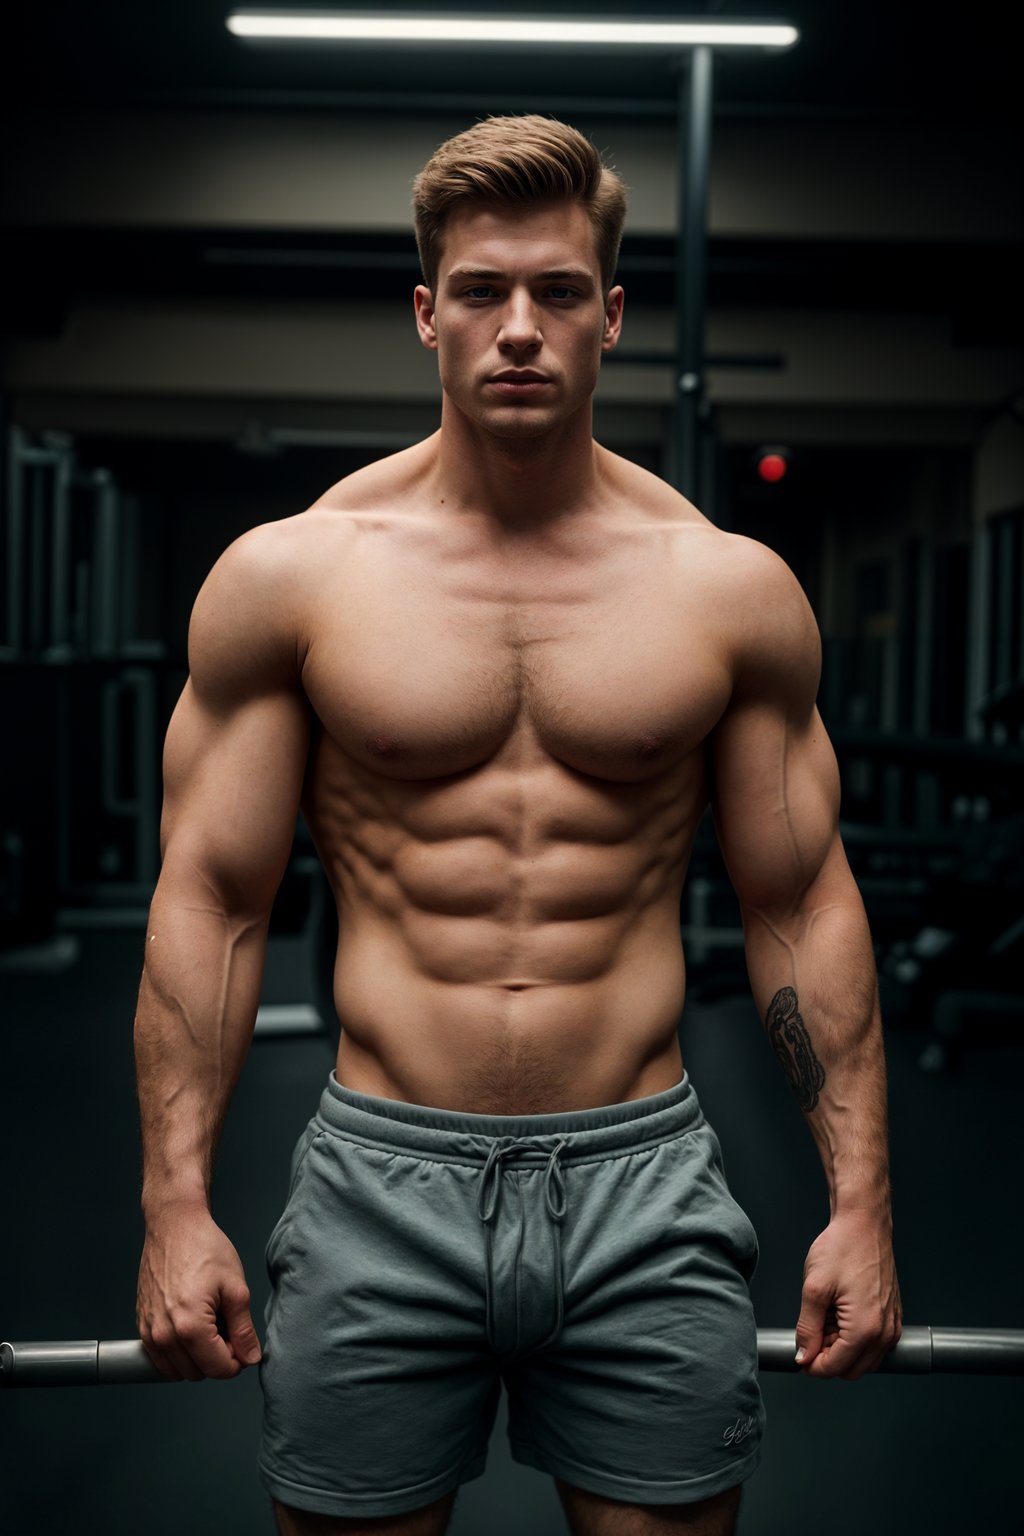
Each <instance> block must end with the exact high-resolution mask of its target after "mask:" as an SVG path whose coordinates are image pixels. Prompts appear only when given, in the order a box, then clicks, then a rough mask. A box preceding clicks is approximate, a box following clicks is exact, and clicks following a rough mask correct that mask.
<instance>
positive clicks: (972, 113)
mask: <svg viewBox="0 0 1024 1536" xmlns="http://www.w3.org/2000/svg"><path fill="white" fill-rule="evenodd" d="M285 3H287V0H285ZM235 8H236V6H235V5H233V4H229V3H226V0H24V3H22V4H20V5H18V6H17V7H16V8H15V11H14V15H13V16H12V17H11V18H10V19H9V20H8V21H7V22H6V23H5V34H6V36H5V42H6V43H7V44H8V46H7V47H6V49H5V54H6V57H5V61H4V75H5V76H6V79H5V80H4V84H3V100H4V107H3V109H2V110H4V111H7V112H9V111H11V110H12V108H14V109H16V108H18V107H19V106H24V105H26V104H33V105H36V106H42V107H45V106H46V105H48V104H54V103H57V102H59V103H61V104H62V105H65V106H67V105H73V104H84V103H94V104H98V103H103V104H105V105H112V104H127V103H140V102H149V103H153V104H156V103H171V102H179V103H182V104H187V103H197V104H198V103H200V102H201V103H203V104H216V103H222V104H223V105H225V106H231V105H234V104H238V105H242V104H251V105H257V104H261V105H266V106H273V105H275V104H277V105H280V106H282V107H289V108H291V109H294V108H295V107H301V106H302V105H303V104H309V105H334V106H336V107H337V108H339V109H341V110H344V109H345V107H346V105H349V106H351V108H352V109H353V110H359V111H365V110H367V108H371V109H372V108H373V107H374V106H377V107H379V108H380V109H381V110H386V111H401V112H410V111H428V110H432V109H433V110H436V106H437V104H438V98H443V99H445V102H446V104H447V105H456V104H458V105H460V106H465V107H466V108H467V109H469V110H473V109H474V108H480V109H482V110H490V111H496V110H497V111H502V110H513V111H515V110H523V109H528V108H530V107H539V108H541V109H543V108H544V106H545V105H548V106H549V107H559V108H561V107H563V106H564V103H566V102H567V101H572V100H576V101H580V102H586V103H588V104H590V107H591V109H593V106H594V104H596V103H597V102H600V103H601V105H602V107H603V109H604V110H605V111H607V112H609V113H614V112H616V111H619V112H629V113H631V114H632V115H637V116H642V115H655V114H658V113H664V112H667V111H670V110H671V109H672V102H673V98H674V95H675V76H674V74H673V68H672V66H671V64H670V63H669V62H667V61H666V60H665V59H660V58H656V57H646V58H640V59H634V60H624V59H622V58H619V57H616V58H601V57H589V58H588V59H587V60H586V61H585V62H583V63H581V62H580V61H579V60H578V59H577V60H575V61H573V62H572V63H570V64H567V63H566V60H565V59H564V58H539V57H537V56H528V55H522V54H517V53H514V52H510V51H509V50H508V49H503V50H502V51H501V52H499V53H495V54H488V53H479V54H478V53H474V54H451V53H441V52H434V51H428V50H427V49H425V48H420V49H419V50H418V51H417V50H415V49H410V50H405V51H401V52H390V51H389V52H384V51H381V50H376V49H372V48H371V49H367V50H363V49H356V48H351V47H350V48H344V47H342V48H339V47H334V46H329V45H325V44H323V43H321V44H315V45H297V44H292V45H288V46H281V45H273V46H268V45H266V44H256V43H252V42H243V41H242V40H240V39H237V38H235V37H233V36H232V35H231V34H230V33H229V32H228V31H227V29H226V27H225V25H224V20H225V17H226V16H227V15H228V14H229V12H230V11H231V10H233V9H235ZM278 8H283V6H282V7H278ZM295 8H296V9H305V10H310V9H316V8H317V7H316V6H315V4H314V5H309V4H307V5H305V6H296V7H295ZM321 8H324V9H329V8H330V6H321ZM335 8H336V9H337V8H344V7H335ZM347 8H348V9H356V10H359V9H362V10H374V9H376V10H380V9H389V10H393V11H395V10H403V11H407V12H431V11H433V12H436V11H437V10H438V9H442V10H443V11H445V12H448V13H455V12H458V11H459V10H468V11H475V12H477V13H480V12H481V10H483V11H485V12H491V13H494V14H497V13H499V12H510V13H515V14H520V15H523V14H531V13H532V14H537V15H538V16H541V15H545V16H546V15H551V14H552V13H554V14H564V15H582V16H597V15H602V14H605V15H620V16H621V15H623V14H626V15H629V14H631V9H632V8H631V7H630V6H629V5H627V4H625V3H623V0H620V3H618V4H616V3H614V0H560V3H558V0H556V4H555V7H554V12H553V11H552V7H551V6H550V5H544V4H539V3H538V0H523V3H519V4H516V3H515V0H512V3H510V4H507V5H501V6H492V5H488V4H486V3H484V4H480V3H478V4H476V5H470V4H465V3H463V4H461V5H460V4H459V3H458V0H454V3H453V0H446V3H444V4H443V6H441V7H438V6H437V5H431V4H429V3H426V0H406V3H405V4H403V5H402V6H400V7H399V6H381V5H380V4H379V3H378V4H376V5H373V4H366V5H363V6H359V5H358V3H356V4H353V3H351V0H350V3H349V5H348V7H347ZM950 11H951V12H952V8H950ZM637 14H640V15H646V16H652V17H654V16H662V17H669V16H671V17H674V18H678V17H679V16H680V15H684V16H697V15H707V14H714V15H716V16H718V17H721V18H728V17H737V18H740V17H744V18H751V19H754V18H758V17H761V18H765V19H768V18H771V19H777V20H786V21H790V22H793V23H794V24H795V25H796V26H798V27H799V29H800V32H801V40H800V42H799V43H798V44H797V45H796V47H795V48H793V49H791V50H789V51H788V52H786V53H785V54H781V55H775V56H772V57H764V56H758V55H745V56H744V55H733V56H731V57H721V56H720V62H719V65H718V68H717V80H716V112H717V113H718V114H719V115H721V116H728V115H732V116H740V117H757V116H796V117H801V118H812V119H813V118H821V119H830V118H835V117H837V116H847V117H848V116H851V115H852V116H864V117H875V118H880V117H881V118H886V117H902V118H906V117H912V118H914V119H916V120H922V119H931V120H935V121H944V122H949V121H970V122H974V123H982V122H989V123H992V125H993V127H994V128H997V129H998V127H999V126H1000V125H1002V124H1006V125H1008V124H1009V121H1010V117H1011V109H1012V103H1013V102H1014V100H1015V96H1016V83H1015V70H1016V65H1015V62H1014V56H1013V51H1012V50H1011V49H1009V48H1008V47H1006V46H1005V42H1003V43H1002V44H1001V43H1000V41H999V39H998V36H994V35H993V32H992V30H991V29H990V28H989V27H988V26H987V25H986V18H985V17H983V16H982V14H981V12H980V8H979V7H977V6H971V7H969V6H958V7H956V22H955V29H954V27H953V26H952V25H948V24H945V23H944V21H943V15H944V13H943V11H942V8H941V7H939V6H936V5H935V4H928V5H926V4H924V3H923V0H859V3H857V4H852V3H847V0H831V3H829V0H790V3H788V4H787V3H784V0H778V3H776V0H710V3H696V4H694V5H691V6H688V7H687V6H682V7H681V6H680V5H678V4H671V3H668V0H643V4H642V7H641V9H640V11H639V12H638V13H637ZM1012 110H1013V111H1014V112H1015V108H1013V109H1012Z"/></svg>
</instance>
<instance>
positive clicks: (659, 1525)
mask: <svg viewBox="0 0 1024 1536" xmlns="http://www.w3.org/2000/svg"><path fill="white" fill-rule="evenodd" d="M555 1486H556V1488H557V1489H558V1496H559V1498H560V1499H561V1501H562V1505H563V1507H564V1509H565V1512H566V1515H567V1516H568V1518H569V1529H570V1531H571V1532H572V1536H672V1533H674V1532H677V1531H685V1532H686V1533H687V1536H733V1532H734V1531H735V1529H736V1516H737V1513H738V1511H739V1507H740V1491H741V1490H740V1489H739V1488H738V1487H737V1488H727V1489H726V1490H725V1492H724V1493H716V1494H715V1495H713V1497H711V1498H709V1499H700V1500H698V1501H697V1502H696V1503H694V1504H621V1503H619V1502H618V1501H617V1500H615V1499H605V1498H602V1497H601V1496H600V1495H599V1494H596V1493H588V1492H586V1490H585V1489H582V1488H574V1487H573V1486H572V1484H571V1483H564V1482H562V1480H561V1479H560V1478H556V1479H555Z"/></svg>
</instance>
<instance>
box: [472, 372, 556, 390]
mask: <svg viewBox="0 0 1024 1536" xmlns="http://www.w3.org/2000/svg"><path fill="white" fill-rule="evenodd" d="M487 382H488V384H489V385H490V387H491V388H492V389H496V390H497V391H498V393H499V394H502V395H534V394H539V393H540V392H541V391H542V390H544V389H545V388H547V386H548V385H549V384H550V383H551V380H550V379H549V378H548V376H547V374H546V373H538V372H537V370H536V369H535V368H504V369H502V371H501V373H495V374H492V375H491V377H490V378H489V379H488V380H487Z"/></svg>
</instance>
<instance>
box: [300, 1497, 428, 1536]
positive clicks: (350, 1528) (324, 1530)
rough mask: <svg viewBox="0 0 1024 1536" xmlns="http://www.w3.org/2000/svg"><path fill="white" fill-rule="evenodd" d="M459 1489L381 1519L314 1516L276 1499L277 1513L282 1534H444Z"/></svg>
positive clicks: (319, 1535)
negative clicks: (424, 1504) (418, 1507)
mask: <svg viewBox="0 0 1024 1536" xmlns="http://www.w3.org/2000/svg"><path fill="white" fill-rule="evenodd" d="M456 1492H457V1490H456V1489H453V1490H452V1492H451V1493H446V1494H445V1495H444V1497H443V1498H440V1499H437V1500H436V1501H435V1502H434V1503H433V1504H428V1505H427V1506H426V1507H425V1508H423V1509H414V1510H412V1511H410V1512H409V1513H408V1514H404V1515H384V1516H381V1517H380V1518H379V1519H376V1520H373V1519H366V1518H363V1517H356V1518H355V1519H344V1518H339V1517H338V1516H336V1515H313V1514H310V1513H309V1512H308V1511H307V1510H304V1509H293V1508H292V1507H291V1506H290V1505H287V1504H281V1503H279V1502H278V1501H277V1500H276V1499H275V1500H274V1514H275V1516H276V1517H277V1528H278V1531H279V1532H280V1536H342V1533H344V1536H362V1533H364V1532H365V1533H366V1536H370V1533H371V1532H372V1533H373V1536H444V1532H445V1531H446V1530H447V1529H448V1522H449V1520H450V1519H451V1514H452V1508H453V1506H454V1504H455V1495H456Z"/></svg>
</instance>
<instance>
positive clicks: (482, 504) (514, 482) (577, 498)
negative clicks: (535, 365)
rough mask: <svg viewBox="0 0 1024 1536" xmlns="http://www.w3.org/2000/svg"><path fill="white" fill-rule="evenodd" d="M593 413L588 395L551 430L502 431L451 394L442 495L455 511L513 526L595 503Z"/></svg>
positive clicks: (441, 451)
mask: <svg viewBox="0 0 1024 1536" xmlns="http://www.w3.org/2000/svg"><path fill="white" fill-rule="evenodd" d="M592 419H593V418H592V411H591V409H590V403H589V401H588V403H587V407H586V409H585V410H581V411H580V412H579V413H578V414H577V416H574V417H573V418H572V419H571V420H569V421H567V422H563V423H562V424H561V425H560V426H558V427H557V428H555V429H554V430H553V431H552V432H550V433H546V434H544V435H543V436H539V437H498V436H495V435H494V434H493V433H490V432H485V431H483V430H482V429H481V428H480V427H479V426H477V424H476V423H475V422H472V421H470V420H469V419H468V418H467V417H466V416H464V415H463V414H462V412H461V411H459V410H458V409H457V408H455V407H454V406H452V405H451V403H450V402H449V401H448V400H447V398H446V399H445V401H444V404H443V407H442V413H441V431H440V434H439V439H438V451H437V458H436V460H435V470H434V476H433V479H434V488H435V490H436V491H437V494H438V497H439V499H442V500H443V501H444V502H445V503H446V504H447V505H448V506H449V507H450V508H451V509H452V510H453V511H460V510H464V511H466V512H473V513H477V514H481V513H482V514H483V515H485V516H488V517H491V518H493V519H494V521H495V522H496V523H500V524H501V525H502V527H504V528H507V529H508V530H509V532H511V531H513V530H514V529H515V528H516V527H517V526H522V527H524V528H525V527H530V528H533V529H537V528H539V527H542V526H544V525H549V524H553V523H555V522H558V521H561V520H562V519H564V518H565V517H566V516H571V515H572V514H573V513H574V512H576V511H581V510H583V509H585V508H587V507H592V506H593V504H594V500H595V496H596V492H597V480H598V470H597V455H598V448H597V444H596V443H595V442H594V438H593V430H592Z"/></svg>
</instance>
